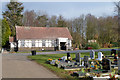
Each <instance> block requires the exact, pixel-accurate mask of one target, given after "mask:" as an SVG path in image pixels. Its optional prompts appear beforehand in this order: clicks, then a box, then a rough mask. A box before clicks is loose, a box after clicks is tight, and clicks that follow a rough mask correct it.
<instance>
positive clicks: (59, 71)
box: [28, 51, 111, 80]
mask: <svg viewBox="0 0 120 80" xmlns="http://www.w3.org/2000/svg"><path fill="white" fill-rule="evenodd" d="M103 53H104V55H110V54H111V52H110V51H103ZM70 55H71V57H72V59H75V53H71V54H70ZM95 55H96V58H97V52H96V53H95ZM63 56H67V54H45V55H44V54H43V55H35V56H28V58H30V59H32V60H34V61H36V62H37V63H38V64H40V65H42V66H44V67H46V68H47V69H49V70H51V71H52V72H53V73H55V74H56V75H57V76H59V77H61V78H67V79H69V80H73V78H74V80H75V79H77V78H75V77H72V76H70V74H69V71H65V70H64V69H60V68H57V67H56V66H52V65H50V64H47V63H46V61H47V60H48V59H49V58H50V59H58V58H61V57H63ZM83 56H89V53H81V57H83Z"/></svg>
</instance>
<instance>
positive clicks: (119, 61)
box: [118, 57, 120, 75]
mask: <svg viewBox="0 0 120 80" xmlns="http://www.w3.org/2000/svg"><path fill="white" fill-rule="evenodd" d="M118 74H119V75H120V57H119V58H118Z"/></svg>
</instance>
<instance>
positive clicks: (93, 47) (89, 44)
mask: <svg viewBox="0 0 120 80" xmlns="http://www.w3.org/2000/svg"><path fill="white" fill-rule="evenodd" d="M89 47H91V48H92V49H99V48H100V46H99V44H98V43H87V44H86V47H85V48H86V49H88V48H89Z"/></svg>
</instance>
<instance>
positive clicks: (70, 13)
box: [2, 2, 115, 19]
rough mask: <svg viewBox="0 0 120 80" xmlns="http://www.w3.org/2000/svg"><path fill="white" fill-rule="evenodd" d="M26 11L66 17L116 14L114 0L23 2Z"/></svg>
mask: <svg viewBox="0 0 120 80" xmlns="http://www.w3.org/2000/svg"><path fill="white" fill-rule="evenodd" d="M6 4H7V3H6V2H2V11H5V10H6V9H7V8H6V6H5V5H6ZM23 6H24V11H26V10H35V11H36V12H39V11H42V12H45V13H47V14H48V15H49V16H52V15H56V16H59V15H62V16H63V17H64V18H66V19H71V18H75V17H79V16H80V15H82V14H84V15H86V14H89V13H90V14H92V15H95V16H96V17H100V16H114V15H115V12H114V10H115V5H114V2H23Z"/></svg>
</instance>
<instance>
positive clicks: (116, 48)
mask: <svg viewBox="0 0 120 80" xmlns="http://www.w3.org/2000/svg"><path fill="white" fill-rule="evenodd" d="M118 48H120V47H111V48H100V49H118Z"/></svg>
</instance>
